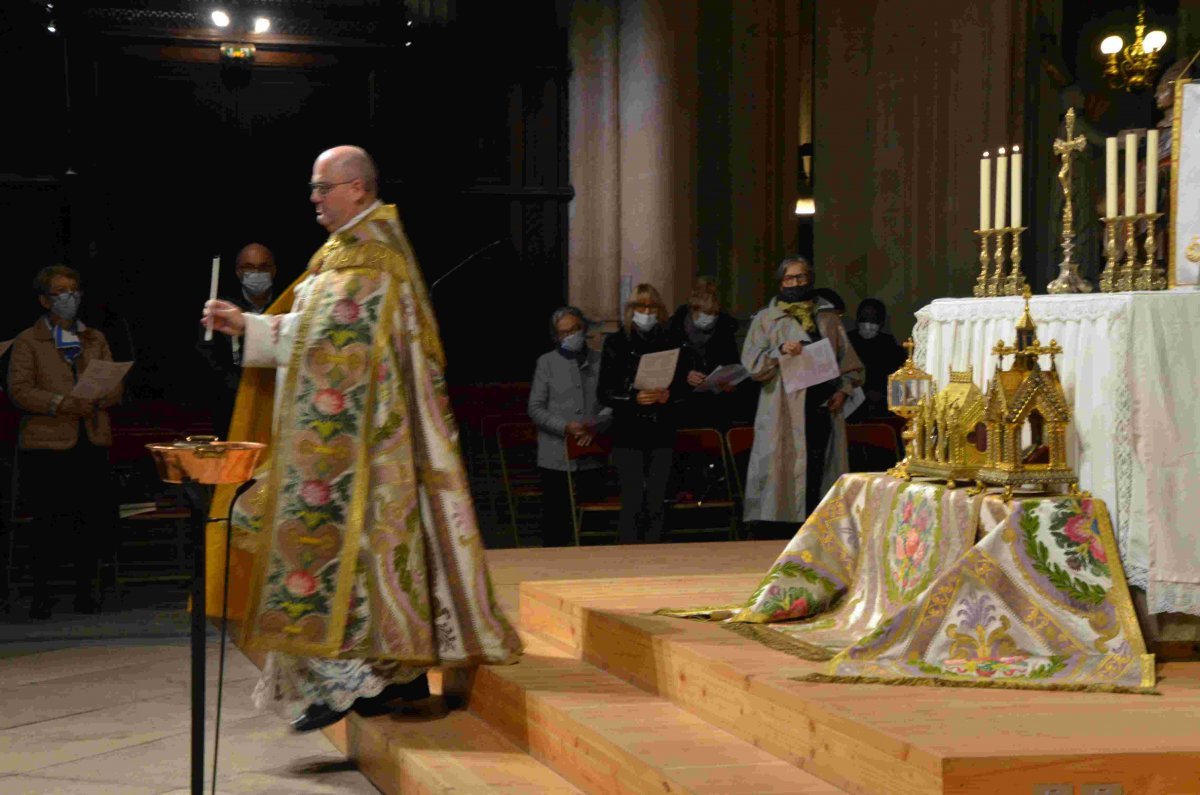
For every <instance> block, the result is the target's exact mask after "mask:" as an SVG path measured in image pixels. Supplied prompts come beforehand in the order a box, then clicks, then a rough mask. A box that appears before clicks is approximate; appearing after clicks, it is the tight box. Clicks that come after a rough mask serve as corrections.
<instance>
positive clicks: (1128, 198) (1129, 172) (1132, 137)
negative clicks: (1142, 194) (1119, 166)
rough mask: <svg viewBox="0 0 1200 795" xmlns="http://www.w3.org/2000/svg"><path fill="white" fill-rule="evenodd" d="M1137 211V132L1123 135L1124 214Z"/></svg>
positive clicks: (1132, 213)
mask: <svg viewBox="0 0 1200 795" xmlns="http://www.w3.org/2000/svg"><path fill="white" fill-rule="evenodd" d="M1136 212H1137V133H1129V134H1128V135H1126V136H1125V214H1126V215H1134V214H1135V213H1136Z"/></svg>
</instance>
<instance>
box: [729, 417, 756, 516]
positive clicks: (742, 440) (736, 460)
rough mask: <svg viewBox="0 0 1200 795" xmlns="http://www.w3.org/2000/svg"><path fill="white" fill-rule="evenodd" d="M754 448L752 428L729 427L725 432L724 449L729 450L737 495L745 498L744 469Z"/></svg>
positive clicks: (742, 498)
mask: <svg viewBox="0 0 1200 795" xmlns="http://www.w3.org/2000/svg"><path fill="white" fill-rule="evenodd" d="M753 448H754V428H753V427H751V426H749V425H746V426H744V427H738V428H730V429H729V430H728V431H726V432H725V449H726V450H727V451H728V452H729V462H730V469H732V470H733V477H734V482H735V483H736V484H737V491H738V496H739V497H740V498H741V500H742V501H743V502H745V500H746V469H747V468H748V467H749V465H750V451H751V450H752V449H753Z"/></svg>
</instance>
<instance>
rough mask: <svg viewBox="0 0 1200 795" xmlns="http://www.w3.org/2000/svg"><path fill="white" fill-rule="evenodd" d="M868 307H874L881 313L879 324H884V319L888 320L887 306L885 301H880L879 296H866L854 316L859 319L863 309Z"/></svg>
mask: <svg viewBox="0 0 1200 795" xmlns="http://www.w3.org/2000/svg"><path fill="white" fill-rule="evenodd" d="M867 307H872V308H874V309H875V311H876V312H878V313H879V325H881V326H882V325H883V323H884V321H886V320H887V307H886V306H884V305H883V301H880V300H879V299H878V298H864V299H863V300H862V301H861V302H860V303H859V305H858V310H857V311H856V312H855V313H854V317H855V318H856V319H857V318H858V317H859V316H860V315H862V311H863V309H866V308H867Z"/></svg>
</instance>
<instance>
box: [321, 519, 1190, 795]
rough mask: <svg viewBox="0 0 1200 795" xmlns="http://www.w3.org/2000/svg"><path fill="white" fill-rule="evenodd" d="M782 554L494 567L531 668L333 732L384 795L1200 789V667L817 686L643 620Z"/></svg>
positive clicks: (695, 551)
mask: <svg viewBox="0 0 1200 795" xmlns="http://www.w3.org/2000/svg"><path fill="white" fill-rule="evenodd" d="M781 546H782V542H778V541H771V542H736V543H706V544H678V545H657V546H638V547H589V548H584V549H574V548H570V549H550V550H541V549H527V550H502V551H496V552H491V553H489V561H490V563H491V566H492V574H493V578H494V581H495V584H496V590H497V596H498V598H499V599H500V600H501V602H502V603H503V604H504V605H505V606H506V608H507V609H508V610H509V614H510V616H511V617H512V618H513V619H514V620H517V619H518V617H519V626H520V630H521V632H522V635H523V637H524V638H525V639H526V642H527V646H526V655H525V657H524V659H523V660H522V662H521V663H519V664H518V665H515V666H506V667H495V668H486V669H482V670H480V671H479V672H478V673H477V675H476V676H475V678H474V680H473V682H472V683H471V685H470V689H469V696H470V698H469V708H468V711H467V712H454V713H450V714H449V715H446V716H444V717H442V718H439V719H433V720H430V719H424V720H422V719H420V718H411V717H390V718H376V719H373V720H364V719H361V718H357V717H351V718H350V719H349V720H348V721H346V722H344V723H342V724H339V725H338V726H336V727H333V728H332V729H331V730H330V734H331V736H332V737H333V738H334V740H335V742H337V743H338V744H339V746H340V747H342V748H344V749H345V750H347V752H348V753H350V754H351V755H353V756H355V757H356V758H357V759H358V760H359V762H360V765H361V767H362V768H363V769H364V771H365V772H366V773H367V774H368V775H369V776H370V777H371V779H372V781H373V782H374V783H375V784H376V785H377V786H379V787H380V788H381V789H382V790H383V791H384V792H388V793H399V792H405V793H408V792H451V791H452V792H512V793H517V792H529V793H534V792H574V791H582V792H589V793H651V792H653V793H664V792H666V793H682V792H695V793H713V794H714V795H717V794H718V793H722V794H728V795H737V794H739V793H747V794H748V793H784V792H787V793H839V792H850V793H884V794H885V795H909V794H910V793H912V794H915V793H942V792H946V793H987V795H1006V794H1007V793H1037V792H1042V791H1045V790H1044V789H1041V788H1040V785H1050V784H1053V785H1059V786H1063V787H1066V786H1068V785H1069V786H1070V788H1069V789H1066V788H1064V789H1060V790H1053V791H1054V792H1072V793H1079V794H1080V795H1083V793H1085V792H1088V791H1090V790H1085V789H1084V786H1085V785H1097V784H1105V785H1113V784H1117V785H1120V786H1121V788H1122V789H1121V790H1103V792H1105V793H1106V795H1107V793H1109V792H1118V791H1123V792H1124V793H1125V795H1132V794H1133V793H1136V794H1137V795H1142V794H1143V793H1200V728H1198V727H1200V663H1169V664H1166V665H1164V666H1161V667H1160V676H1161V677H1162V681H1161V683H1160V688H1159V689H1160V690H1161V693H1162V695H1161V696H1131V695H1105V694H1087V693H1054V692H1027V691H1005V690H969V689H961V688H924V687H889V686H881V685H834V684H809V683H800V682H795V681H791V680H790V679H789V677H794V676H798V675H801V674H804V673H807V672H810V671H814V670H817V669H818V667H819V666H818V665H817V664H815V663H809V662H806V661H803V660H798V659H796V658H794V657H791V656H788V655H786V654H783V653H781V652H777V651H773V650H771V649H768V648H765V647H763V646H762V645H760V644H758V643H755V642H754V641H750V640H746V639H743V638H741V637H740V636H738V635H735V634H733V633H731V632H728V631H726V630H723V629H721V628H720V627H717V626H713V625H707V624H702V623H697V622H689V621H681V620H678V619H669V618H661V617H656V616H651V615H647V614H648V613H650V612H651V611H653V610H654V609H655V608H658V607H664V606H676V607H679V606H690V605H713V604H721V603H725V602H733V601H738V600H741V599H744V598H745V596H746V595H747V594H748V593H750V592H751V591H752V590H753V588H754V587H755V586H756V585H757V583H758V580H759V578H760V577H761V575H762V574H763V572H765V571H766V569H767V567H768V566H769V565H770V563H771V562H772V561H773V560H774V558H775V556H776V554H777V553H778V551H779V548H780V547H781ZM616 574H620V575H621V576H620V577H614V576H613V575H616ZM434 687H435V690H436V689H437V678H436V677H435V683H434Z"/></svg>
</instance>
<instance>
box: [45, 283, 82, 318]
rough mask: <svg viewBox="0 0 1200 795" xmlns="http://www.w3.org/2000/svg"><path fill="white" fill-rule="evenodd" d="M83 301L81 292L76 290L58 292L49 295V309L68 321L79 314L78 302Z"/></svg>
mask: <svg viewBox="0 0 1200 795" xmlns="http://www.w3.org/2000/svg"><path fill="white" fill-rule="evenodd" d="M82 302H83V293H81V292H79V291H78V290H76V291H74V292H70V293H59V294H58V295H52V296H50V311H51V312H53V313H54V314H56V315H58V316H59V317H61V318H62V319H63V320H65V321H67V322H68V323H70V322H71V321H73V320H74V319H75V315H77V314H79V304H80V303H82Z"/></svg>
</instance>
